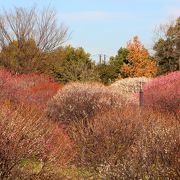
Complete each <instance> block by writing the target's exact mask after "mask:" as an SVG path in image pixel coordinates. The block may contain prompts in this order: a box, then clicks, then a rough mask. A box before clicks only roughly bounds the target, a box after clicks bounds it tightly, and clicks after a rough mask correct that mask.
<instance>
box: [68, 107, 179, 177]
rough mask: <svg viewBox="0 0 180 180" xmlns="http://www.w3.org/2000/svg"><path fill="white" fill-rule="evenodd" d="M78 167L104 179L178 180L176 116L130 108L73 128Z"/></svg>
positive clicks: (120, 109) (74, 125)
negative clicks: (97, 174)
mask: <svg viewBox="0 0 180 180" xmlns="http://www.w3.org/2000/svg"><path fill="white" fill-rule="evenodd" d="M69 133H70V135H71V136H72V138H73V139H74V141H75V145H76V149H77V155H76V159H75V163H76V164H77V165H78V166H80V167H86V168H89V169H91V170H95V171H96V172H98V173H99V174H100V175H101V176H102V178H103V179H166V178H167V179H178V177H179V160H180V159H179V157H180V151H179V149H180V124H179V123H178V122H177V121H176V120H175V118H174V117H173V116H170V115H169V116H167V115H163V114H160V113H158V112H153V111H152V110H145V109H144V110H143V111H141V110H139V109H134V108H130V107H124V108H118V109H116V110H111V111H109V112H103V113H99V114H98V115H97V116H96V117H94V118H93V119H92V120H91V121H89V123H88V125H87V126H86V127H85V126H82V125H81V124H79V123H78V124H77V123H76V124H73V125H72V126H71V128H70V130H69Z"/></svg>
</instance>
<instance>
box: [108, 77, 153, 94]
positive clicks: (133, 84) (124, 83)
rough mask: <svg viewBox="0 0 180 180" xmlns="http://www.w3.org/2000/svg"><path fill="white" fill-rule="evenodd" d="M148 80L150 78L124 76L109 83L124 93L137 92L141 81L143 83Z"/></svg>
mask: <svg viewBox="0 0 180 180" xmlns="http://www.w3.org/2000/svg"><path fill="white" fill-rule="evenodd" d="M149 81H150V78H146V77H138V78H125V79H121V80H118V81H116V82H115V83H113V84H111V87H112V88H115V89H117V90H118V91H120V92H121V93H125V94H127V93H137V92H139V90H140V86H141V83H143V84H145V83H147V82H149Z"/></svg>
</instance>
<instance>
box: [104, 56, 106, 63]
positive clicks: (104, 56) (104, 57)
mask: <svg viewBox="0 0 180 180" xmlns="http://www.w3.org/2000/svg"><path fill="white" fill-rule="evenodd" d="M104 64H106V55H105V54H104Z"/></svg>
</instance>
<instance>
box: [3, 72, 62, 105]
mask: <svg viewBox="0 0 180 180" xmlns="http://www.w3.org/2000/svg"><path fill="white" fill-rule="evenodd" d="M60 87H61V85H60V84H58V83H56V82H54V81H53V80H52V79H51V78H50V77H48V76H46V75H43V74H36V73H31V74H21V75H12V74H11V73H10V72H8V71H6V70H5V69H0V88H1V91H0V100H1V101H3V100H6V99H9V100H10V101H11V102H14V103H15V104H16V103H17V102H24V103H28V104H36V105H37V106H44V105H46V103H47V101H48V100H49V99H50V98H51V97H53V96H54V95H55V94H56V93H57V91H58V90H59V89H60Z"/></svg>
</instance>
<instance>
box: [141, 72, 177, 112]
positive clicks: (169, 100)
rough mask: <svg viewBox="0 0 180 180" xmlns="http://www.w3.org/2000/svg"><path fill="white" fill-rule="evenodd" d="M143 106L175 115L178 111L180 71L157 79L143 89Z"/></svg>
mask: <svg viewBox="0 0 180 180" xmlns="http://www.w3.org/2000/svg"><path fill="white" fill-rule="evenodd" d="M144 101H145V105H148V106H152V107H154V108H157V109H159V110H165V111H168V112H173V113H177V112H179V110H180V71H176V72H173V73H170V74H167V75H164V76H160V77H157V78H155V79H153V80H152V81H150V82H149V83H147V84H146V85H145V87H144Z"/></svg>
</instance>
